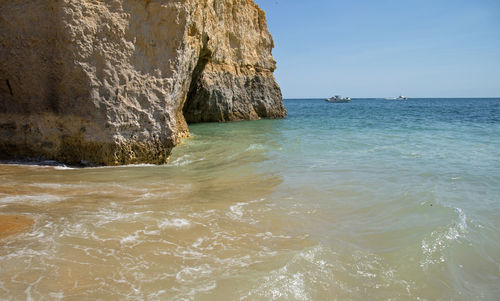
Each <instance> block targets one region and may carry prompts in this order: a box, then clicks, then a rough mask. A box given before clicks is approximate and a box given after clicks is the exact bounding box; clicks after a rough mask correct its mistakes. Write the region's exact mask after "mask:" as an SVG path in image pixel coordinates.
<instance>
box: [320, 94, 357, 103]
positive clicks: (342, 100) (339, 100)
mask: <svg viewBox="0 0 500 301" xmlns="http://www.w3.org/2000/svg"><path fill="white" fill-rule="evenodd" d="M325 101H327V102H335V103H346V102H350V101H351V98H350V97H342V96H340V95H335V96H333V97H330V98H327V99H325Z"/></svg>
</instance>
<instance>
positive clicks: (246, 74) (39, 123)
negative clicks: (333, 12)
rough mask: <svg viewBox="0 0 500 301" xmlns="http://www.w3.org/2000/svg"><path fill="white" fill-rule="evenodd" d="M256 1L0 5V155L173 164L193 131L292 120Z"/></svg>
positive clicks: (51, 0)
mask: <svg viewBox="0 0 500 301" xmlns="http://www.w3.org/2000/svg"><path fill="white" fill-rule="evenodd" d="M272 48H273V41H272V37H271V35H270V34H269V31H268V29H267V24H266V20H265V15H264V12H263V11H262V10H260V9H259V8H258V7H257V5H256V4H255V3H253V1H252V0H236V1H235V0H184V1H180V0H104V1H103V0H62V1H61V0H33V1H24V0H11V1H5V0H0V152H1V154H2V155H3V156H13V155H22V156H27V157H44V158H49V159H56V160H60V161H65V162H69V163H80V162H94V163H96V164H104V165H118V164H130V163H157V164H162V163H166V162H167V160H168V158H169V155H170V152H171V150H172V148H173V147H174V146H175V145H176V144H177V143H179V141H180V138H182V137H184V136H186V135H188V128H187V124H186V122H204V121H234V120H246V119H258V118H281V117H284V116H285V115H286V111H285V109H284V107H283V103H282V97H281V92H280V89H279V87H278V85H277V84H276V82H275V80H274V77H273V71H274V69H275V66H276V63H275V61H274V60H273V57H272V54H271V50H272Z"/></svg>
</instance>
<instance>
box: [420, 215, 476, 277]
mask: <svg viewBox="0 0 500 301" xmlns="http://www.w3.org/2000/svg"><path fill="white" fill-rule="evenodd" d="M453 210H454V211H455V212H456V214H457V219H456V220H455V221H454V222H453V223H452V224H450V225H448V226H447V227H442V228H438V229H437V230H435V231H432V232H431V234H430V235H429V237H427V238H425V239H423V240H422V247H421V248H422V254H423V257H424V258H423V259H422V260H421V261H420V266H421V268H422V269H424V270H425V269H426V268H427V267H428V266H429V265H433V264H437V263H442V262H445V261H446V258H445V254H444V250H446V249H447V248H448V247H450V245H451V244H452V243H453V242H456V241H458V240H459V239H461V238H464V237H465V235H466V233H467V215H466V214H465V212H464V211H463V210H462V209H461V208H458V207H456V208H453Z"/></svg>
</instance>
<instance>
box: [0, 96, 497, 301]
mask: <svg viewBox="0 0 500 301" xmlns="http://www.w3.org/2000/svg"><path fill="white" fill-rule="evenodd" d="M284 103H285V106H286V108H287V110H288V117H287V119H284V120H259V121H251V122H235V123H227V124H221V123H210V124H193V125H190V131H191V133H192V137H191V138H190V139H187V140H185V142H184V143H183V144H182V145H180V146H178V147H177V148H176V149H175V150H174V153H173V155H172V158H171V162H170V164H169V165H166V166H128V167H114V168H87V169H71V168H66V167H42V166H27V165H0V177H1V179H2V181H3V184H0V209H1V210H2V212H3V213H5V214H21V215H27V216H31V217H33V218H34V219H35V225H34V227H33V229H32V231H31V232H29V233H25V234H21V235H19V236H15V237H10V238H6V239H4V240H3V244H0V268H1V269H2V273H1V274H2V275H0V295H1V294H2V293H3V296H4V297H5V296H10V297H12V298H13V299H17V298H24V297H27V296H29V297H33V298H34V299H43V298H44V297H45V299H51V298H52V297H60V298H64V297H69V298H71V297H72V298H94V299H95V298H105V299H106V298H108V299H109V298H120V299H131V300H132V299H145V298H146V299H152V300H165V299H172V300H179V299H187V300H223V299H227V300H335V299H338V300H345V299H350V300H368V299H369V300H389V299H391V300H498V296H499V295H500V218H499V217H500V99H409V100H407V101H390V100H383V99H354V100H352V102H351V103H347V104H333V103H326V102H325V101H323V100H314V99H311V100H307V99H304V100H285V101H284ZM50 296H51V297H50Z"/></svg>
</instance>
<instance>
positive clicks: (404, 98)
mask: <svg viewBox="0 0 500 301" xmlns="http://www.w3.org/2000/svg"><path fill="white" fill-rule="evenodd" d="M394 99H395V100H407V99H408V97H406V96H403V95H399V96H398V97H396V98H394Z"/></svg>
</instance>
